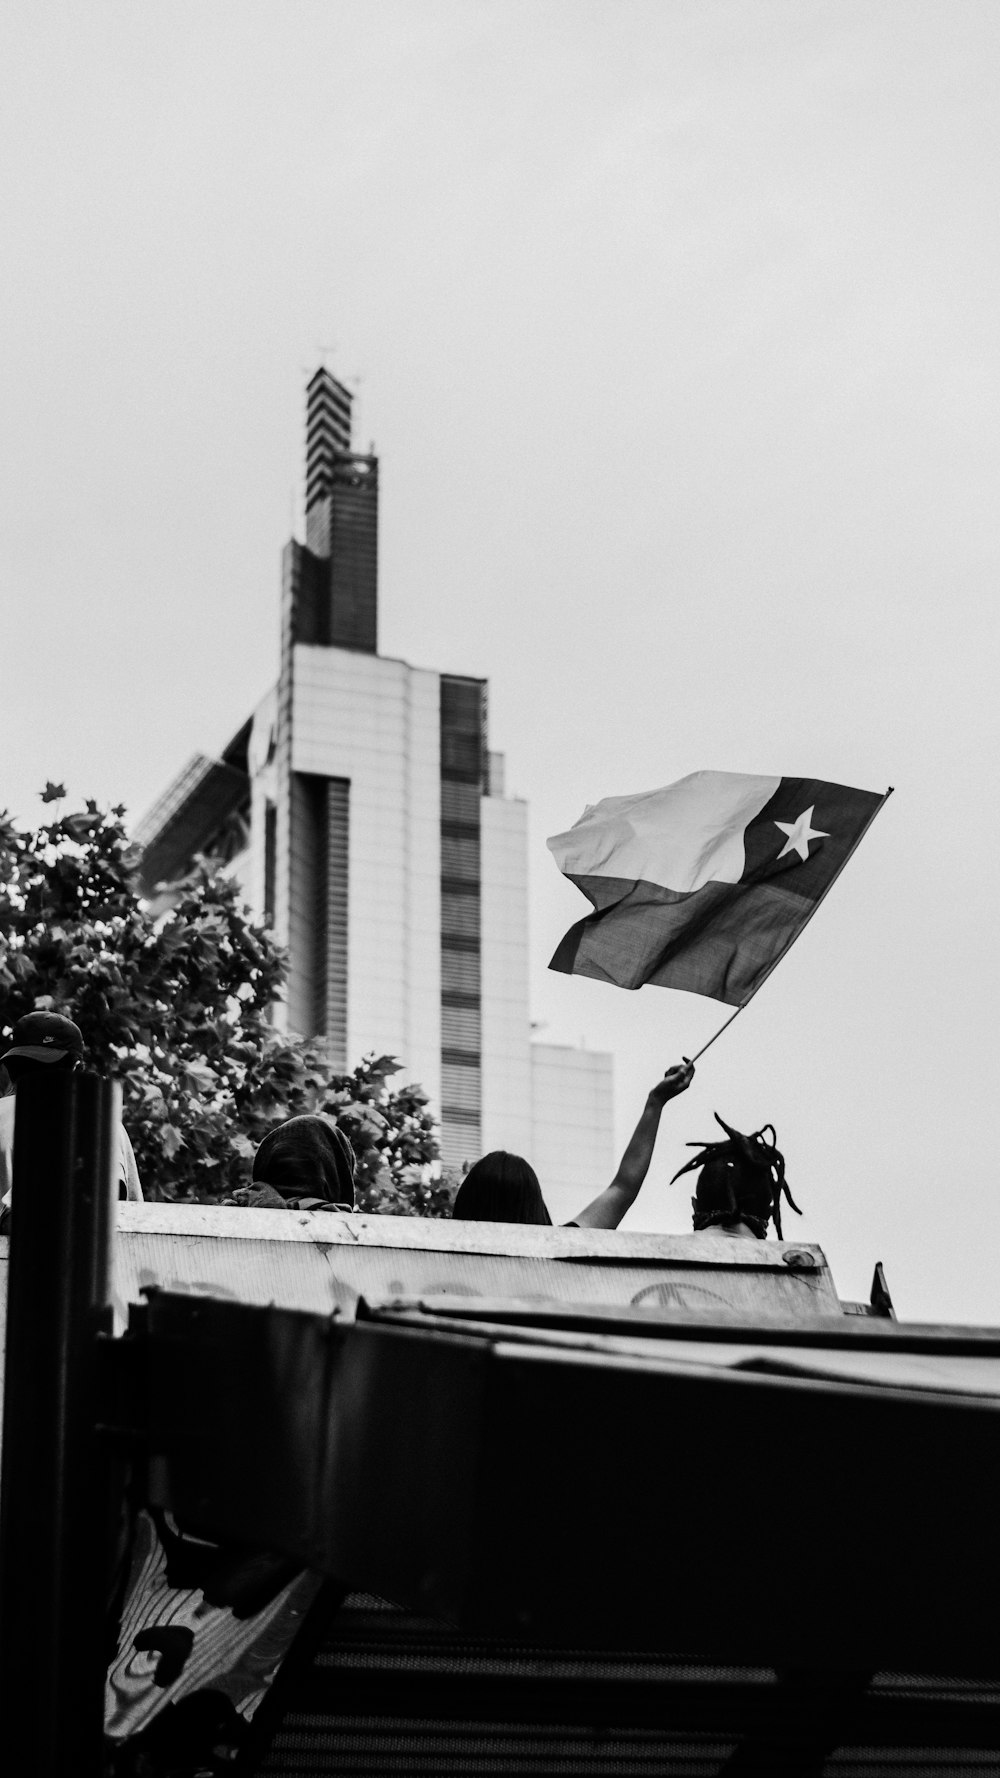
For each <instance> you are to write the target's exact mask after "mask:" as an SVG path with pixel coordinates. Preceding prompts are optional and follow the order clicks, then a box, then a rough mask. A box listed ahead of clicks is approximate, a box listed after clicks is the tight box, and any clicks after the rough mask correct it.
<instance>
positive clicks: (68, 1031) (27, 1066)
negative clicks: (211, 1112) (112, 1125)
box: [0, 1012, 142, 1212]
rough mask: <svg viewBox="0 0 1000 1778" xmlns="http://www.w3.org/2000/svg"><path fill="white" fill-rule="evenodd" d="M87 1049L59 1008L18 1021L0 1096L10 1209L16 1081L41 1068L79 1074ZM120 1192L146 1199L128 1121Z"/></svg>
mask: <svg viewBox="0 0 1000 1778" xmlns="http://www.w3.org/2000/svg"><path fill="white" fill-rule="evenodd" d="M85 1058H86V1049H85V1047H84V1042H83V1032H82V1031H81V1030H80V1027H79V1025H74V1023H73V1020H72V1019H68V1018H66V1017H65V1015H64V1014H63V1013H59V1012H29V1013H25V1015H24V1017H23V1018H21V1019H18V1021H17V1024H16V1025H15V1026H14V1029H13V1032H12V1033H11V1040H10V1044H9V1046H8V1048H7V1049H6V1050H5V1051H4V1052H3V1053H2V1054H0V1064H2V1065H3V1067H4V1068H5V1069H6V1071H7V1080H8V1082H9V1083H10V1084H9V1086H8V1088H7V1089H6V1094H5V1096H4V1097H3V1098H0V1202H2V1205H3V1210H4V1212H6V1211H7V1210H9V1208H10V1196H11V1185H12V1183H13V1160H14V1118H15V1115H16V1108H17V1092H16V1089H17V1083H18V1081H19V1080H23V1079H24V1076H25V1075H26V1074H32V1073H35V1072H37V1070H38V1069H40V1068H49V1069H53V1070H58V1071H59V1072H60V1073H66V1074H74V1073H76V1072H77V1071H78V1070H79V1069H81V1068H82V1067H83V1065H84V1060H85ZM118 1196H119V1198H130V1199H131V1200H132V1201H133V1203H141V1202H142V1186H141V1185H140V1184H139V1169H138V1168H137V1166H136V1164H135V1154H134V1152H133V1149H132V1143H131V1141H130V1140H129V1134H128V1131H127V1130H126V1129H125V1126H124V1124H119V1140H118Z"/></svg>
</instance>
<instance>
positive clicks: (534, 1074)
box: [531, 1043, 618, 1222]
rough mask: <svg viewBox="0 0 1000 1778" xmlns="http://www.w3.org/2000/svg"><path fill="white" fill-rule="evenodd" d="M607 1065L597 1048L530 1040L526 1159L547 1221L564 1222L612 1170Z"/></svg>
mask: <svg viewBox="0 0 1000 1778" xmlns="http://www.w3.org/2000/svg"><path fill="white" fill-rule="evenodd" d="M613 1065H614V1059H613V1057H612V1056H610V1055H608V1054H606V1053H604V1052H603V1051H599V1050H581V1049H572V1048H570V1047H569V1046H568V1045H566V1046H563V1045H561V1044H552V1043H533V1044H532V1045H531V1086H532V1093H531V1099H532V1126H533V1127H532V1136H531V1143H532V1160H533V1164H534V1167H535V1171H536V1172H537V1174H538V1177H539V1179H540V1181H541V1186H542V1190H543V1192H544V1193H545V1199H546V1202H547V1204H548V1206H549V1210H550V1212H551V1214H552V1220H553V1222H568V1221H569V1220H570V1219H571V1218H572V1217H573V1216H575V1215H576V1213H577V1211H578V1210H582V1209H583V1206H584V1205H585V1204H586V1203H588V1202H589V1200H590V1199H591V1198H592V1197H594V1196H595V1195H596V1194H597V1192H599V1191H601V1190H602V1188H603V1187H604V1186H606V1185H610V1183H611V1180H612V1178H613V1176H614V1172H615V1167H616V1165H617V1159H618V1157H617V1156H616V1154H615V1152H614V1115H613V1113H614V1108H613V1104H612V1098H613V1086H614V1079H613Z"/></svg>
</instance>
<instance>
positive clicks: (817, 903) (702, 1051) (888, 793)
mask: <svg viewBox="0 0 1000 1778" xmlns="http://www.w3.org/2000/svg"><path fill="white" fill-rule="evenodd" d="M893 789H894V786H893V785H892V784H890V786H889V788H888V790H887V791H886V793H885V795H884V796H883V797H882V799H881V801H880V802H877V803H876V804H875V807H874V809H873V810H872V812H871V814H870V815H869V817H868V820H867V821H866V822H865V824H864V827H863V828H862V829H861V832H860V833H859V834H858V837H857V839H856V840H855V842H854V844H853V846H852V847H851V849H850V851H849V852H845V853H844V856H843V858H842V859H841V861H840V863H839V864H838V866H837V868H836V870H835V871H834V873H833V876H832V877H831V878H830V881H829V882H828V883H827V885H826V888H825V889H824V890H823V893H822V895H818V896H817V897H816V900H815V901H814V903H813V905H812V907H811V908H810V910H809V912H808V914H807V915H806V917H805V919H804V920H803V922H802V925H801V926H800V927H799V929H798V931H797V932H796V933H795V935H794V937H793V938H792V939H791V941H790V943H789V944H787V945H786V946H785V948H784V950H783V951H779V953H778V955H777V957H775V959H774V961H773V963H770V964H768V967H767V968H766V969H765V971H764V973H763V975H762V976H761V978H760V981H759V982H758V983H757V985H756V987H755V988H754V989H753V992H752V993H750V994H748V995H747V997H746V999H745V1000H741V1001H740V1004H739V1006H737V1007H736V1008H735V1010H734V1011H733V1012H731V1013H730V1015H729V1017H728V1019H726V1021H725V1023H724V1024H722V1025H720V1026H719V1029H718V1030H717V1031H716V1032H715V1035H714V1036H712V1037H710V1038H709V1040H708V1042H707V1043H703V1044H702V1046H701V1049H700V1050H699V1051H698V1053H697V1055H694V1056H690V1057H689V1058H687V1059H688V1060H689V1061H691V1062H697V1061H700V1059H701V1057H702V1056H703V1055H704V1054H705V1051H706V1050H710V1049H711V1047H712V1045H713V1043H714V1042H715V1041H716V1038H718V1037H721V1036H722V1033H723V1031H728V1029H729V1027H730V1025H731V1024H732V1022H733V1020H734V1019H735V1018H736V1017H737V1015H738V1014H739V1013H741V1012H742V1011H743V1008H744V1007H745V1006H749V1005H750V1002H751V1000H752V999H753V997H754V994H756V993H758V992H759V990H760V989H761V988H762V987H763V986H764V983H765V982H766V981H767V978H768V976H769V975H770V974H771V973H772V971H773V970H775V969H777V967H778V964H779V963H780V962H781V959H782V957H786V956H787V955H788V952H789V951H790V950H791V948H792V945H793V944H794V943H795V940H796V939H797V938H801V936H802V934H803V932H804V931H805V929H806V927H807V926H808V924H809V922H810V920H811V919H812V917H813V915H814V914H815V912H816V910H817V908H818V907H819V906H820V904H821V903H822V902H824V901H825V900H826V898H827V896H828V895H829V893H830V890H831V889H832V888H833V885H834V883H835V882H836V881H837V878H838V877H839V875H840V873H841V871H842V870H843V868H844V866H845V864H846V863H847V861H848V859H849V858H853V857H854V854H855V852H856V851H857V849H858V847H859V846H860V844H861V842H862V840H863V839H864V837H865V834H866V833H867V832H868V829H869V828H870V826H871V824H872V822H873V821H874V819H875V817H876V815H878V814H881V812H882V810H883V809H884V808H885V805H886V803H887V802H888V801H889V798H890V797H891V795H892V793H893Z"/></svg>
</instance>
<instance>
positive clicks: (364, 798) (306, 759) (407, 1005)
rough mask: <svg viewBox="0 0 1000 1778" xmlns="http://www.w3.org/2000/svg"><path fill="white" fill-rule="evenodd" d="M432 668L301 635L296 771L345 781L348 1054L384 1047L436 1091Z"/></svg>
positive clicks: (435, 701)
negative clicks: (315, 642)
mask: <svg viewBox="0 0 1000 1778" xmlns="http://www.w3.org/2000/svg"><path fill="white" fill-rule="evenodd" d="M438 709H439V692H438V675H437V674H436V673H432V672H428V671H426V670H424V669H422V668H414V667H408V666H407V665H406V663H405V662H404V661H396V660H387V659H385V658H383V657H382V656H378V655H366V654H359V653H354V652H352V651H350V650H347V649H340V648H320V647H312V646H307V645H305V644H300V645H299V646H298V647H297V648H296V650H295V696H294V705H293V721H292V770H293V771H297V772H315V773H318V774H320V775H321V776H324V777H340V778H349V779H350V781H351V823H350V858H349V882H348V1017H347V1041H348V1055H349V1057H350V1059H351V1060H352V1061H356V1060H358V1059H359V1058H360V1057H361V1056H362V1055H363V1054H365V1053H366V1052H367V1051H369V1050H377V1051H378V1052H379V1053H383V1052H391V1053H392V1054H394V1055H397V1056H399V1057H400V1059H401V1060H402V1062H403V1064H404V1070H403V1075H402V1076H401V1078H403V1079H408V1080H418V1081H419V1082H420V1083H421V1085H422V1086H423V1087H424V1088H425V1089H426V1091H427V1092H428V1093H429V1094H430V1095H431V1098H432V1100H433V1101H434V1102H435V1107H436V1106H437V1104H438V1102H439V1100H440V1072H441V1058H440V1050H441V1036H440V1034H441V1013H440V951H441V940H440V844H441V842H440V826H439V821H440V817H439V809H440V790H439V772H440V767H439V751H440V748H439V718H438Z"/></svg>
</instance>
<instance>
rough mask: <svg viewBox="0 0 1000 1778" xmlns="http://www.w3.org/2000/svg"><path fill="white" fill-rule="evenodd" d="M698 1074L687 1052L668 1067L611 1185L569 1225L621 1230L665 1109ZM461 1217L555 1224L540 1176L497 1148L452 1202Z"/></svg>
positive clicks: (518, 1158)
mask: <svg viewBox="0 0 1000 1778" xmlns="http://www.w3.org/2000/svg"><path fill="white" fill-rule="evenodd" d="M693 1078H694V1063H693V1062H689V1061H688V1060H687V1058H686V1057H685V1059H684V1061H683V1062H678V1063H676V1064H675V1066H674V1067H673V1068H668V1069H667V1072H666V1074H665V1075H664V1076H663V1079H662V1080H660V1081H657V1083H656V1085H655V1087H653V1089H652V1091H651V1092H650V1093H649V1094H648V1095H647V1098H646V1103H645V1105H644V1106H643V1109H642V1116H641V1117H640V1119H639V1122H638V1123H637V1124H636V1126H635V1129H634V1130H633V1132H632V1136H631V1138H630V1140H629V1143H628V1147H627V1148H626V1150H625V1153H624V1154H623V1155H622V1158H621V1160H620V1162H619V1164H618V1171H617V1173H616V1174H615V1176H614V1178H613V1180H612V1181H611V1184H610V1185H608V1186H605V1188H604V1190H603V1191H602V1192H600V1193H599V1194H598V1196H597V1197H596V1198H594V1199H593V1200H592V1202H591V1203H589V1204H586V1205H585V1206H584V1208H583V1209H582V1210H581V1211H580V1212H579V1213H578V1214H577V1215H576V1216H575V1217H574V1218H573V1221H572V1222H571V1223H567V1225H566V1226H567V1227H568V1228H581V1229H616V1228H617V1227H618V1224H619V1223H620V1222H621V1219H622V1217H623V1216H624V1215H625V1212H626V1210H628V1209H630V1208H631V1206H632V1205H633V1204H634V1203H635V1200H636V1198H637V1197H638V1196H639V1191H640V1188H641V1186H642V1182H643V1180H644V1179H645V1177H646V1174H647V1173H648V1172H649V1163H650V1161H651V1160H652V1158H653V1148H654V1146H655V1144H656V1135H657V1131H658V1130H659V1127H660V1114H661V1113H662V1111H663V1107H664V1106H665V1105H666V1103H667V1101H668V1099H675V1098H676V1097H677V1095H678V1093H684V1092H686V1091H687V1089H688V1087H689V1086H690V1085H691V1081H692V1080H693ZM451 1214H452V1216H453V1217H454V1218H455V1219H456V1220H457V1221H459V1222H520V1223H541V1224H548V1225H551V1222H552V1218H551V1216H550V1215H549V1213H548V1210H547V1209H546V1207H545V1200H544V1198H543V1197H542V1190H541V1186H540V1185H539V1183H538V1175H537V1174H536V1172H535V1170H534V1168H533V1167H532V1166H530V1165H529V1163H528V1162H527V1161H526V1160H524V1159H523V1158H522V1157H521V1156H520V1155H517V1154H506V1153H504V1151H503V1150H502V1149H495V1150H494V1151H493V1153H492V1154H485V1155H483V1157H482V1160H479V1161H476V1163H475V1165H474V1166H472V1167H470V1168H469V1171H468V1173H467V1174H466V1175H465V1178H464V1179H463V1181H462V1183H461V1185H460V1186H459V1188H458V1193H457V1195H456V1198H455V1202H454V1204H453V1206H452V1212H451Z"/></svg>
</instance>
